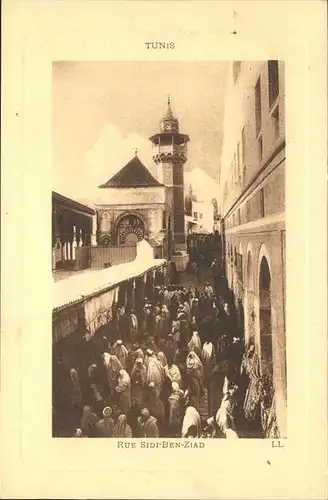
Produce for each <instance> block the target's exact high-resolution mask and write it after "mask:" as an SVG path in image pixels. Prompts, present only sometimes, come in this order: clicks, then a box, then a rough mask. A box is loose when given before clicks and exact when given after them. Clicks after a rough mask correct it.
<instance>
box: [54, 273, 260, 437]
mask: <svg viewBox="0 0 328 500" xmlns="http://www.w3.org/2000/svg"><path fill="white" fill-rule="evenodd" d="M169 288H170V287H169ZM169 288H168V287H166V286H164V285H161V286H157V287H155V289H154V290H153V292H152V294H151V296H148V297H147V298H145V301H144V305H143V307H142V310H141V311H139V312H138V313H137V312H136V311H135V310H133V309H131V310H127V307H126V306H123V305H122V306H120V307H118V308H117V311H115V314H114V317H113V321H112V322H111V324H110V325H108V329H107V330H106V331H105V332H104V334H103V335H102V336H101V337H100V338H98V339H97V340H94V342H93V343H92V350H93V358H92V363H91V364H89V365H87V366H64V367H63V366H62V367H61V375H60V377H59V378H57V381H56V387H55V397H54V401H55V403H54V405H53V412H54V422H55V426H54V434H55V435H63V434H61V432H62V431H61V430H60V429H62V428H65V432H66V434H65V435H69V436H71V437H89V438H90V437H117V438H124V437H125V438H129V437H138V438H143V437H144V438H153V437H173V438H177V437H181V438H188V437H189V438H196V437H206V438H214V437H222V438H230V437H234V438H236V437H238V427H239V425H240V419H242V418H243V415H244V413H245V412H244V406H245V401H247V400H248V399H249V398H250V397H249V388H250V379H249V376H248V375H249V370H251V369H252V368H251V367H250V359H251V355H250V354H249V351H247V353H244V343H243V339H242V338H241V337H240V336H239V334H238V331H237V330H236V325H235V322H234V320H233V317H232V314H231V310H230V307H229V305H228V303H227V302H225V298H224V297H222V295H221V292H220V290H218V287H216V286H213V285H211V284H210V282H207V283H206V284H205V286H204V287H202V289H198V288H197V287H193V286H192V285H191V284H190V285H189V286H188V287H182V286H181V287H179V288H178V289H177V288H176V289H175V288H174V287H171V289H169ZM90 349H91V346H90ZM247 363H248V364H247ZM246 365H247V366H248V367H249V368H248V371H247V369H245V366H246Z"/></svg>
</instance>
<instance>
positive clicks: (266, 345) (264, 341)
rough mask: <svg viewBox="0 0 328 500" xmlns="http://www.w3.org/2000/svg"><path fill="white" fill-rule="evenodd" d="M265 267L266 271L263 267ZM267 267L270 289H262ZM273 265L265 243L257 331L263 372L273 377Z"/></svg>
mask: <svg viewBox="0 0 328 500" xmlns="http://www.w3.org/2000/svg"><path fill="white" fill-rule="evenodd" d="M262 266H264V269H263V267H262ZM266 266H267V273H268V281H269V289H265V288H262V289H261V279H263V276H262V275H261V270H262V271H263V272H264V270H265V267H266ZM272 278H273V274H272V265H271V258H270V254H269V252H268V249H267V247H266V245H265V244H264V243H263V244H262V245H261V247H260V251H259V255H258V259H257V276H256V296H257V307H258V315H257V316H258V317H257V331H258V338H259V347H260V358H261V372H262V373H264V370H265V371H266V372H267V373H269V374H270V376H271V377H272V376H273V371H272V370H273V346H272V340H273V338H274V310H273V307H272Z"/></svg>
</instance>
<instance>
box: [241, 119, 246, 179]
mask: <svg viewBox="0 0 328 500" xmlns="http://www.w3.org/2000/svg"><path fill="white" fill-rule="evenodd" d="M241 155H242V156H241V164H242V166H243V177H245V174H246V137H245V127H243V128H242V130H241Z"/></svg>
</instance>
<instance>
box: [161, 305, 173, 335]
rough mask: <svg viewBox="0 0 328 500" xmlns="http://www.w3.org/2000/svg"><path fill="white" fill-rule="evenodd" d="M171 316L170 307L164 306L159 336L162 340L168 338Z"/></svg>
mask: <svg viewBox="0 0 328 500" xmlns="http://www.w3.org/2000/svg"><path fill="white" fill-rule="evenodd" d="M170 318H171V314H170V311H169V310H168V307H167V306H166V305H165V304H164V305H163V307H162V313H161V320H160V328H159V336H160V337H161V338H166V337H167V335H168V334H169V332H170V329H171V319H170Z"/></svg>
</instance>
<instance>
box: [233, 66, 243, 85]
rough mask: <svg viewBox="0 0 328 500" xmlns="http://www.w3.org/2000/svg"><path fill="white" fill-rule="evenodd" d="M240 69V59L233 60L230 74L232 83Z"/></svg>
mask: <svg viewBox="0 0 328 500" xmlns="http://www.w3.org/2000/svg"><path fill="white" fill-rule="evenodd" d="M240 69H241V61H234V62H233V63H232V76H233V81H234V83H236V81H237V78H238V76H239V73H240Z"/></svg>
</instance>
